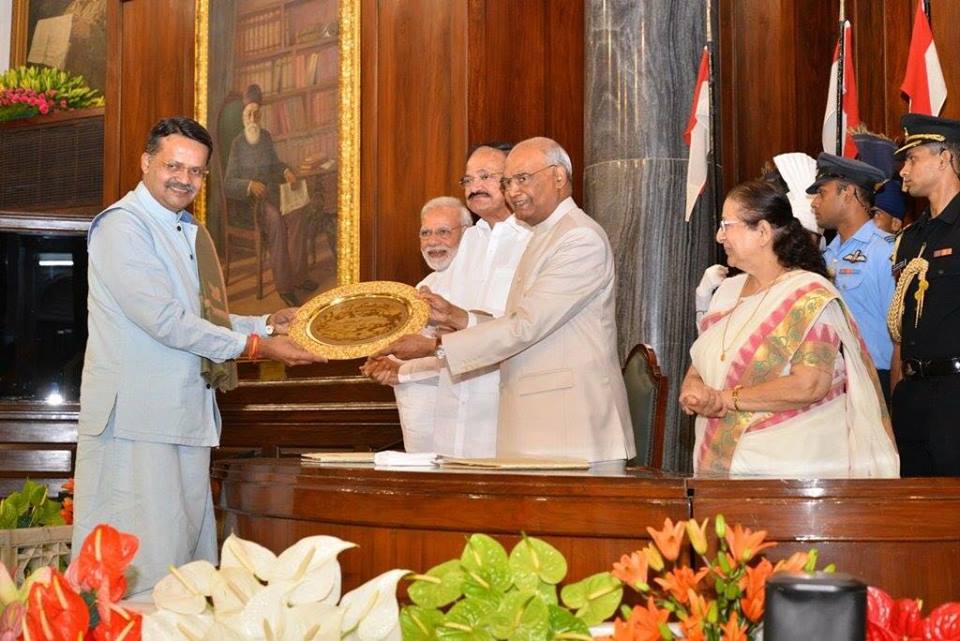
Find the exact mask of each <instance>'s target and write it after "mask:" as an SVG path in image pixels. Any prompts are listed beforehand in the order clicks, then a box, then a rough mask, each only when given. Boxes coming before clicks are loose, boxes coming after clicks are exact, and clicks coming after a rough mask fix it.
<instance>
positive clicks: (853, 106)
mask: <svg viewBox="0 0 960 641" xmlns="http://www.w3.org/2000/svg"><path fill="white" fill-rule="evenodd" d="M839 64H840V43H839V42H837V47H836V48H835V49H834V50H833V65H831V66H830V89H829V91H828V93H827V109H826V111H825V112H824V114H823V150H824V151H825V152H827V153H828V154H835V153H836V152H837V67H838V65H839ZM842 117H843V147H842V149H843V154H842V155H843V156H845V157H847V158H853V157H855V156H856V155H857V145H856V144H854V142H853V136H851V135H850V130H851V129H855V128H856V127H857V126H858V125H859V124H860V107H859V105H858V103H857V81H856V78H855V77H854V70H853V27H851V26H850V21H849V20H845V21H844V23H843V115H842Z"/></svg>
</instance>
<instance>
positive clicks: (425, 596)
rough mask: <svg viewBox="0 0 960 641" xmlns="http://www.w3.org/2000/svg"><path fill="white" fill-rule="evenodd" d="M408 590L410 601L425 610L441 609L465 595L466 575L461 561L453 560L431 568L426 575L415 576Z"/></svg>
mask: <svg viewBox="0 0 960 641" xmlns="http://www.w3.org/2000/svg"><path fill="white" fill-rule="evenodd" d="M410 578H412V579H414V582H413V583H411V584H410V587H408V588H407V594H409V595H410V600H411V601H413V602H414V603H416V604H417V605H419V606H421V607H423V608H441V607H443V606H445V605H448V604H450V603H453V602H454V601H456V600H457V599H459V598H460V596H461V595H462V594H463V579H464V574H463V570H462V568H461V566H460V561H458V560H456V559H453V560H451V561H447V562H446V563H441V564H440V565H437V566H434V567H432V568H430V569H429V570H428V571H427V573H426V574H415V575H413V576H412V577H410Z"/></svg>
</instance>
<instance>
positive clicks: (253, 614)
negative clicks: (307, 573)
mask: <svg viewBox="0 0 960 641" xmlns="http://www.w3.org/2000/svg"><path fill="white" fill-rule="evenodd" d="M293 587H294V584H293V583H291V582H290V581H275V582H273V583H271V584H270V585H268V586H266V587H265V588H263V589H261V590H260V591H259V592H257V593H256V594H254V595H253V596H252V597H251V598H250V600H249V601H247V604H246V605H245V606H244V607H243V610H241V611H240V613H239V614H236V615H235V616H232V617H229V618H226V619H223V623H224V624H226V625H228V626H229V627H230V628H232V629H233V630H234V631H236V632H237V633H239V634H240V635H242V636H243V638H245V639H249V640H250V641H277V640H278V639H279V638H280V634H281V633H282V631H283V630H282V627H283V615H284V611H285V610H286V609H287V595H288V594H289V593H290V590H291V589H293Z"/></svg>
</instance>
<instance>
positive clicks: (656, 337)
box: [584, 0, 717, 471]
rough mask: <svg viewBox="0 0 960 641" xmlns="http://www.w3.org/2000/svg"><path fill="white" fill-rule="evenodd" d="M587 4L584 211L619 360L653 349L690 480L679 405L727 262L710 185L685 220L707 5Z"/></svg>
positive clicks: (621, 0)
mask: <svg viewBox="0 0 960 641" xmlns="http://www.w3.org/2000/svg"><path fill="white" fill-rule="evenodd" d="M585 2H586V26H585V34H584V35H585V38H586V41H585V48H584V56H585V67H586V78H585V87H584V99H585V101H586V102H585V110H584V113H585V123H584V124H585V136H584V138H585V140H584V165H585V167H584V183H585V184H584V195H585V207H584V209H585V210H586V211H587V212H588V213H589V214H591V215H592V216H593V217H594V218H595V219H596V220H597V221H598V222H599V223H600V224H601V225H602V226H603V227H604V229H606V231H607V234H608V235H609V236H610V241H611V243H612V245H613V251H614V254H615V256H616V265H617V279H618V284H617V289H618V294H617V305H618V307H617V319H618V323H619V341H620V344H619V348H620V353H621V357H624V356H625V355H626V354H627V353H628V352H629V350H630V348H631V347H632V346H633V345H635V344H636V343H647V344H649V345H652V346H653V348H654V350H655V351H656V353H657V359H658V361H659V363H660V367H661V369H662V370H663V371H664V372H665V373H666V375H667V376H668V377H669V380H670V393H669V399H668V401H667V423H666V426H667V429H666V443H665V447H664V467H665V468H667V469H669V470H673V471H687V470H689V469H690V468H691V456H692V446H693V422H692V420H690V419H689V418H688V417H686V416H685V415H684V414H683V413H682V412H681V411H680V408H679V406H678V404H677V395H678V391H679V385H680V382H681V380H682V378H683V374H684V373H685V372H686V368H687V367H688V366H689V356H688V351H689V348H690V344H691V343H692V342H693V339H694V338H695V336H696V327H695V309H694V289H695V288H696V286H697V283H698V282H699V279H700V276H701V275H702V273H703V270H704V269H705V268H706V267H707V266H708V265H710V264H712V263H713V262H715V260H716V256H717V248H716V244H715V242H714V239H713V237H714V230H715V211H714V209H715V208H714V204H713V200H714V197H713V192H712V189H710V185H709V184H708V188H707V191H706V192H705V193H704V194H703V196H701V199H700V204H698V206H697V208H696V210H694V212H693V216H692V218H691V221H690V222H689V223H687V222H684V215H683V214H684V199H685V183H686V163H687V147H686V145H684V143H683V130H684V129H685V127H686V120H687V116H688V114H689V111H690V103H691V101H692V94H693V87H694V82H695V80H696V76H697V66H698V63H699V60H700V54H701V51H702V49H703V45H704V43H705V40H706V38H705V25H704V14H705V11H706V8H705V2H704V1H702V0H701V1H696V2H694V1H691V0H585Z"/></svg>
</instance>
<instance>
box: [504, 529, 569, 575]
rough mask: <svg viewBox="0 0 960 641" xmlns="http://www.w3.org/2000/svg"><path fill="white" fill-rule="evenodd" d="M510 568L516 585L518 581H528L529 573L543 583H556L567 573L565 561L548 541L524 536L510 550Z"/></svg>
mask: <svg viewBox="0 0 960 641" xmlns="http://www.w3.org/2000/svg"><path fill="white" fill-rule="evenodd" d="M510 569H511V570H512V571H513V575H514V582H516V583H517V585H518V586H519V584H520V583H519V582H520V581H523V582H526V581H528V580H529V579H527V578H526V577H528V576H530V575H533V576H535V577H537V579H539V580H540V581H543V582H544V583H552V584H557V583H560V581H562V580H563V577H565V576H566V575H567V561H566V560H565V559H564V558H563V555H562V554H560V552H559V551H557V549H556V548H555V547H553V546H552V545H550V544H549V543H547V542H545V541H541V540H540V539H536V538H533V537H530V536H524V537H523V539H521V541H520V542H519V543H517V544H516V546H514V548H513V550H512V551H511V552H510ZM518 579H519V581H518Z"/></svg>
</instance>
